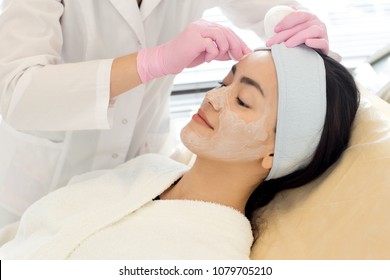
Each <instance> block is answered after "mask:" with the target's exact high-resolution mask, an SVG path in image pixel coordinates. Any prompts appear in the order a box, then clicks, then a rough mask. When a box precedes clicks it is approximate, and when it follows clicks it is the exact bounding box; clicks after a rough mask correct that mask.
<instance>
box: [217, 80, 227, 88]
mask: <svg viewBox="0 0 390 280" xmlns="http://www.w3.org/2000/svg"><path fill="white" fill-rule="evenodd" d="M218 84H219V87H226V84H225V83H224V82H223V81H219V82H218Z"/></svg>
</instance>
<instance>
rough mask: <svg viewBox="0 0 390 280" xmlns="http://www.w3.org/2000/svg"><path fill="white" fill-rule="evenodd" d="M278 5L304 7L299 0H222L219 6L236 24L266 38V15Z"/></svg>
mask: <svg viewBox="0 0 390 280" xmlns="http://www.w3.org/2000/svg"><path fill="white" fill-rule="evenodd" d="M278 5H287V6H289V5H294V6H296V7H297V8H302V5H301V4H299V3H298V2H297V1H290V0H272V1H270V0H232V1H227V2H222V3H221V4H220V6H219V8H220V9H221V11H222V13H223V14H224V15H225V16H226V17H227V18H228V19H229V20H230V21H231V22H232V23H233V24H234V25H236V26H237V27H239V28H244V29H250V30H252V31H254V32H255V33H256V34H257V35H258V36H260V37H261V38H263V39H264V35H265V33H264V23H263V19H264V16H265V14H266V13H267V11H268V10H269V9H270V8H272V7H274V6H278Z"/></svg>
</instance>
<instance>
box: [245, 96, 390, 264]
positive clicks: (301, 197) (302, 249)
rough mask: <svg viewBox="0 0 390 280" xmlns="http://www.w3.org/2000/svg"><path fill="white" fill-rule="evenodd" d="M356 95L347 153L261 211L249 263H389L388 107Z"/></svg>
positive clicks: (376, 99)
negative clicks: (335, 261) (344, 260)
mask: <svg viewBox="0 0 390 280" xmlns="http://www.w3.org/2000/svg"><path fill="white" fill-rule="evenodd" d="M361 93H362V94H361V102H360V106H359V109H358V112H357V115H356V119H355V121H354V124H353V128H352V135H351V139H350V143H349V146H348V148H347V150H346V151H345V152H344V153H343V155H342V157H341V158H340V159H339V160H338V161H337V162H336V163H335V164H334V165H333V166H331V167H330V168H329V169H328V170H327V171H326V172H325V173H324V174H322V175H321V176H320V177H319V178H318V179H317V180H315V181H313V182H311V183H309V184H307V185H305V186H303V187H300V188H297V189H293V190H286V191H283V192H281V193H279V194H278V195H277V196H276V197H275V198H274V200H273V201H271V202H270V204H268V205H267V206H266V207H265V208H264V209H263V210H262V211H261V214H260V215H261V217H260V221H261V222H260V228H259V229H260V235H259V238H258V239H257V240H256V242H255V243H254V245H253V247H252V254H251V258H252V259H390V219H389V217H390V104H388V103H386V102H385V101H383V100H381V99H380V98H378V97H376V96H374V95H372V94H369V93H366V92H364V90H361Z"/></svg>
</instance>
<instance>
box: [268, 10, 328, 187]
mask: <svg viewBox="0 0 390 280" xmlns="http://www.w3.org/2000/svg"><path fill="white" fill-rule="evenodd" d="M271 18H272V17H271ZM275 22H276V23H277V22H279V21H275V20H274V21H273V22H272V24H269V25H268V26H267V25H266V28H268V29H270V25H274V24H275ZM271 30H273V28H271ZM271 52H272V56H273V59H274V63H275V67H276V73H277V76H278V115H277V124H276V135H275V149H274V159H273V164H272V168H271V170H270V173H269V174H268V176H267V178H266V180H270V179H275V178H279V177H282V176H285V175H288V174H290V173H292V172H294V171H296V170H298V169H301V168H303V167H305V166H307V165H308V164H309V162H310V160H311V159H312V157H313V155H314V152H315V150H316V148H317V146H318V143H319V141H320V138H321V134H322V130H323V125H324V121H325V115H326V74H325V66H324V61H323V59H322V58H321V56H320V55H319V54H318V53H317V52H316V51H314V50H313V49H310V48H308V47H306V46H303V45H301V46H298V47H295V48H287V47H286V46H285V45H284V44H278V45H273V46H272V47H271Z"/></svg>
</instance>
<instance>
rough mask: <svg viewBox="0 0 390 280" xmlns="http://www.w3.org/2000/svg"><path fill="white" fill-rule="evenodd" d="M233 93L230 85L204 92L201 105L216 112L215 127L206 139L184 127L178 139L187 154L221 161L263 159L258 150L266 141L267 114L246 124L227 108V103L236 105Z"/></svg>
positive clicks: (233, 90) (234, 90)
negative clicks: (217, 113) (209, 105)
mask: <svg viewBox="0 0 390 280" xmlns="http://www.w3.org/2000/svg"><path fill="white" fill-rule="evenodd" d="M235 92H237V90H236V89H235V88H234V86H233V85H231V86H229V87H220V88H216V89H213V90H211V91H209V92H207V93H206V97H205V100H204V101H203V102H204V103H205V102H210V103H211V104H212V106H213V108H214V110H215V111H217V112H219V124H218V128H217V129H216V130H215V131H214V133H213V135H212V136H210V135H207V133H202V134H201V133H200V132H199V131H196V130H194V129H192V128H190V127H189V126H188V125H187V126H186V127H185V128H184V129H183V130H182V132H181V139H182V141H183V143H184V145H185V146H186V147H187V148H188V149H189V150H190V151H192V152H194V153H196V154H199V153H202V154H206V155H208V156H209V157H212V158H215V159H221V160H225V161H246V160H256V159H260V158H261V157H262V156H264V155H262V151H263V149H264V141H266V140H267V138H268V133H267V131H266V127H267V126H266V120H267V119H268V118H267V117H268V115H269V113H268V111H267V112H264V113H263V114H262V116H261V118H260V119H257V120H256V121H252V122H249V123H246V122H245V121H244V120H243V119H241V118H240V117H239V116H238V114H236V113H235V112H234V111H232V110H231V108H230V105H229V100H230V102H236V98H237V96H235V95H234V93H235Z"/></svg>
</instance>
